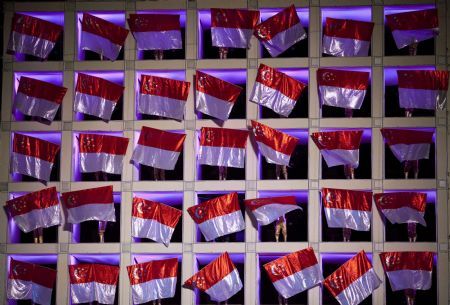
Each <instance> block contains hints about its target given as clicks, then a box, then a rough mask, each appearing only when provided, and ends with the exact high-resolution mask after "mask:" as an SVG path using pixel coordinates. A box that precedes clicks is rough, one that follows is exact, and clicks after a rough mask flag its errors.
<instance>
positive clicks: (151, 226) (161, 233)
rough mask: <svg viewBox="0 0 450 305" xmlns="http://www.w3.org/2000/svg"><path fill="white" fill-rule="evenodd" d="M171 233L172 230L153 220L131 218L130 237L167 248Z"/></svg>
mask: <svg viewBox="0 0 450 305" xmlns="http://www.w3.org/2000/svg"><path fill="white" fill-rule="evenodd" d="M173 231H175V229H174V228H172V227H169V226H166V225H164V224H162V223H160V222H158V221H156V220H154V219H144V218H139V217H132V221H131V235H132V236H133V237H139V238H148V239H151V240H154V241H156V242H158V243H163V244H164V245H166V246H167V247H168V246H169V243H170V238H171V237H172V234H173ZM165 237H166V238H165Z"/></svg>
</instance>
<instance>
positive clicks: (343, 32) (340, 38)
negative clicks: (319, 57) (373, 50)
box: [322, 17, 374, 57]
mask: <svg viewBox="0 0 450 305" xmlns="http://www.w3.org/2000/svg"><path fill="white" fill-rule="evenodd" d="M373 26H374V23H373V22H365V21H356V20H349V19H334V18H330V17H327V18H326V20H325V25H324V28H323V40H322V52H323V53H325V54H329V55H333V56H346V57H351V56H368V55H369V48H370V41H371V39H372V31H373Z"/></svg>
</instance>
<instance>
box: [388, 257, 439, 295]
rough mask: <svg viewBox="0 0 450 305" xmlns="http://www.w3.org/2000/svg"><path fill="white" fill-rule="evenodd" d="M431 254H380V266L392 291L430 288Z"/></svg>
mask: <svg viewBox="0 0 450 305" xmlns="http://www.w3.org/2000/svg"><path fill="white" fill-rule="evenodd" d="M433 258H434V253H433V252H382V253H380V260H381V264H382V265H383V269H384V272H386V275H387V277H388V279H389V282H390V283H391V289H392V291H398V290H405V289H414V290H428V289H430V288H431V284H432V279H431V275H432V273H433Z"/></svg>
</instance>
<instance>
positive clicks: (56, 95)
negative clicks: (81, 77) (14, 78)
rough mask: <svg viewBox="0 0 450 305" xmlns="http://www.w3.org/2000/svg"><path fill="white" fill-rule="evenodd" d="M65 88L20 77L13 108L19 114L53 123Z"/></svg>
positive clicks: (65, 90)
mask: <svg viewBox="0 0 450 305" xmlns="http://www.w3.org/2000/svg"><path fill="white" fill-rule="evenodd" d="M66 92H67V88H64V87H61V86H57V85H54V84H52V83H48V82H44V81H41V80H38V79H34V78H30V77H26V76H22V77H21V78H20V80H19V88H17V93H16V96H15V97H14V107H15V108H16V109H17V110H19V111H20V112H21V113H23V114H25V115H29V116H37V117H40V118H43V119H46V120H48V121H53V119H54V118H55V115H56V113H57V112H58V109H59V107H60V106H61V104H62V101H63V99H64V96H65V95H66Z"/></svg>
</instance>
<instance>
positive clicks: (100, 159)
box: [80, 153, 123, 174]
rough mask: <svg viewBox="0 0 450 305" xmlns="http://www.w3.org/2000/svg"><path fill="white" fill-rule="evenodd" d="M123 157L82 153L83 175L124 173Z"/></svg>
mask: <svg viewBox="0 0 450 305" xmlns="http://www.w3.org/2000/svg"><path fill="white" fill-rule="evenodd" d="M122 163H123V156H122V155H113V154H107V153H80V169H81V172H82V173H93V172H105V173H110V174H121V173H122Z"/></svg>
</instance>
